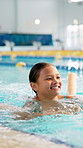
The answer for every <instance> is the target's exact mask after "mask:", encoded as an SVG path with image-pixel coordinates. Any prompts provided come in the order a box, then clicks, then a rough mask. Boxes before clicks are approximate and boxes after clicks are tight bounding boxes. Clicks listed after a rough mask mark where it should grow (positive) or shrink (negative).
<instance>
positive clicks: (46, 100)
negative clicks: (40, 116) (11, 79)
mask: <svg viewBox="0 0 83 148" xmlns="http://www.w3.org/2000/svg"><path fill="white" fill-rule="evenodd" d="M34 100H35V101H41V102H49V101H56V100H58V97H57V96H55V97H54V98H49V99H48V98H47V99H46V98H45V99H44V98H43V99H42V98H40V97H38V96H36V97H35V98H34Z"/></svg>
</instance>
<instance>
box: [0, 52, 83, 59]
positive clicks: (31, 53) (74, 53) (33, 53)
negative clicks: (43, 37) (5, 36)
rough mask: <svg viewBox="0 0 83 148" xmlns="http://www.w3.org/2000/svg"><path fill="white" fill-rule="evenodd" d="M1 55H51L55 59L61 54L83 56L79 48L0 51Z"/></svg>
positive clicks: (61, 55) (60, 56)
mask: <svg viewBox="0 0 83 148" xmlns="http://www.w3.org/2000/svg"><path fill="white" fill-rule="evenodd" d="M2 55H12V56H17V55H23V56H53V57H57V59H59V58H62V57H63V56H67V57H68V56H71V57H83V51H80V50H76V51H75V50H35V51H34V50H28V51H3V52H0V56H2Z"/></svg>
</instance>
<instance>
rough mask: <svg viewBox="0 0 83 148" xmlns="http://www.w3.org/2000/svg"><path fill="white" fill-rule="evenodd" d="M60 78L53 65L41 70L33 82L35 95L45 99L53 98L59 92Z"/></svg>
mask: <svg viewBox="0 0 83 148" xmlns="http://www.w3.org/2000/svg"><path fill="white" fill-rule="evenodd" d="M61 86H62V80H61V77H60V74H59V72H58V70H57V69H56V68H55V67H54V66H48V67H46V68H44V69H42V70H41V72H40V76H39V78H38V80H37V82H36V83H35V89H36V91H37V95H38V96H39V97H42V98H46V99H53V98H54V97H55V96H57V95H58V94H59V93H60V90H61Z"/></svg>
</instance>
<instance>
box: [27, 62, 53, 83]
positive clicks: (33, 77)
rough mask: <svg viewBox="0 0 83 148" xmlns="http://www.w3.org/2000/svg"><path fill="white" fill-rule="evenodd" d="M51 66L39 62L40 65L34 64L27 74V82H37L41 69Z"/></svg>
mask: <svg viewBox="0 0 83 148" xmlns="http://www.w3.org/2000/svg"><path fill="white" fill-rule="evenodd" d="M51 65H52V64H50V63H45V62H41V63H37V64H35V65H34V66H33V67H32V68H31V70H30V73H29V82H37V80H38V78H39V75H40V72H41V70H42V69H43V68H45V67H48V66H51Z"/></svg>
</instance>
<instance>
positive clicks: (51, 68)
mask: <svg viewBox="0 0 83 148" xmlns="http://www.w3.org/2000/svg"><path fill="white" fill-rule="evenodd" d="M41 73H50V74H51V73H57V74H59V72H58V70H57V68H56V67H54V66H51V65H50V66H47V67H45V68H43V69H42V70H41Z"/></svg>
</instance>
